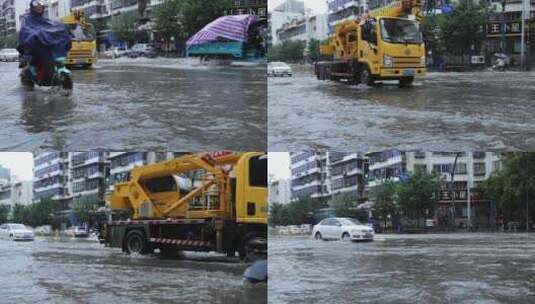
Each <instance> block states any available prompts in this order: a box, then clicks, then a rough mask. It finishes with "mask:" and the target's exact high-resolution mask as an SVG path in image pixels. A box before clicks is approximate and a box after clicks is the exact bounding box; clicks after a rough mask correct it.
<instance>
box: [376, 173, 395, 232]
mask: <svg viewBox="0 0 535 304" xmlns="http://www.w3.org/2000/svg"><path fill="white" fill-rule="evenodd" d="M396 191H397V187H396V183H394V182H393V181H390V180H388V181H386V182H385V183H384V184H383V186H382V187H381V189H379V190H378V191H377V193H376V196H375V204H374V206H373V208H374V211H375V214H377V215H378V216H379V219H381V220H383V222H384V227H386V226H387V221H388V218H389V216H390V217H392V216H396V214H397V213H398V205H397V203H396Z"/></svg>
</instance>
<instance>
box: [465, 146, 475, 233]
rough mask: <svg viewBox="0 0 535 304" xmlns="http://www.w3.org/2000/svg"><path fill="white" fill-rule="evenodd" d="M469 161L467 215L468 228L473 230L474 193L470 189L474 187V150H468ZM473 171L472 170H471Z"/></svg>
mask: <svg viewBox="0 0 535 304" xmlns="http://www.w3.org/2000/svg"><path fill="white" fill-rule="evenodd" d="M466 157H467V160H468V161H467V162H466V174H467V175H468V176H467V177H468V178H467V179H466V190H467V198H466V199H467V201H466V207H467V214H466V215H467V216H468V225H467V226H468V230H469V231H471V229H472V206H471V199H472V193H471V191H470V188H471V187H472V177H473V173H474V171H473V170H474V168H473V154H472V152H466ZM470 171H472V172H470Z"/></svg>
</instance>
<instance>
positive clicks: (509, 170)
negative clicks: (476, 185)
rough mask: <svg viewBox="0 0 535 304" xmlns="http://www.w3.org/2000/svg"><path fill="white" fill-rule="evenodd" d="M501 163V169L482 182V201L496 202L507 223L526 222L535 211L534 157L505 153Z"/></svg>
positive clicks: (533, 154) (524, 154)
mask: <svg viewBox="0 0 535 304" xmlns="http://www.w3.org/2000/svg"><path fill="white" fill-rule="evenodd" d="M502 163H503V167H502V169H501V170H499V171H497V172H495V173H494V174H493V175H491V177H490V178H488V179H487V180H486V181H484V182H483V184H482V190H483V197H484V198H486V199H489V200H491V201H494V202H496V205H497V209H498V212H499V213H500V214H502V215H503V216H504V218H505V219H506V220H509V221H511V220H514V221H522V222H525V221H526V215H527V214H528V213H529V214H530V215H531V218H533V213H534V212H533V210H534V209H535V203H533V201H535V195H534V193H535V173H534V171H533V170H534V169H535V153H523V152H510V153H506V154H505V155H504V157H503V160H502ZM526 208H528V210H526Z"/></svg>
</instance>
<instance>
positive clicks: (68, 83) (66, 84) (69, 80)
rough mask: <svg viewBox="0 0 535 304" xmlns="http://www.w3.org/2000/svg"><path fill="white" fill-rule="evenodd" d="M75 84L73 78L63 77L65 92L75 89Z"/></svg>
mask: <svg viewBox="0 0 535 304" xmlns="http://www.w3.org/2000/svg"><path fill="white" fill-rule="evenodd" d="M73 86H74V85H73V82H72V78H71V76H68V75H66V76H63V84H62V88H63V89H64V90H72V88H73Z"/></svg>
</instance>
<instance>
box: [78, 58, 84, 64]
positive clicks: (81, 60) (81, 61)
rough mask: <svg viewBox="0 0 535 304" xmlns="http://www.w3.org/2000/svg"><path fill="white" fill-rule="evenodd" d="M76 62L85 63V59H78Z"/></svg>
mask: <svg viewBox="0 0 535 304" xmlns="http://www.w3.org/2000/svg"><path fill="white" fill-rule="evenodd" d="M76 64H85V59H78V60H76Z"/></svg>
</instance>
